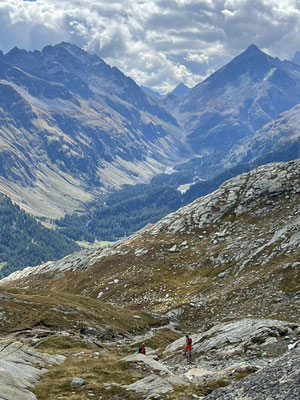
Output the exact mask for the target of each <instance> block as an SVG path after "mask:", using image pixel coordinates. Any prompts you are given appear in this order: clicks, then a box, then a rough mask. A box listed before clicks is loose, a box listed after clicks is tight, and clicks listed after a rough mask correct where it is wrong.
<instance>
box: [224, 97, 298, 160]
mask: <svg viewBox="0 0 300 400" xmlns="http://www.w3.org/2000/svg"><path fill="white" fill-rule="evenodd" d="M276 154H277V157H279V156H280V154H281V157H282V161H285V160H284V157H286V161H287V159H291V158H294V159H296V158H299V157H300V105H299V104H298V105H296V106H295V107H293V108H291V109H290V110H288V111H286V112H284V113H282V114H279V115H278V116H277V117H276V118H274V119H273V120H272V121H271V122H269V123H268V124H266V125H265V126H264V127H263V128H262V129H260V130H258V131H257V132H255V134H254V135H253V136H251V137H249V138H247V139H245V140H243V141H241V143H239V144H238V145H236V146H234V147H233V148H232V149H231V150H230V152H229V156H228V157H227V158H225V160H224V166H225V167H226V168H228V167H230V166H232V165H236V164H240V163H248V162H253V161H254V162H256V160H257V159H260V158H263V159H264V160H266V159H267V157H269V158H270V161H274V157H276ZM272 158H273V159H272ZM278 161H280V160H279V159H278Z"/></svg>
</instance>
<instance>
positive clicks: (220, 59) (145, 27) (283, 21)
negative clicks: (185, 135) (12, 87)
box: [0, 0, 300, 93]
mask: <svg viewBox="0 0 300 400" xmlns="http://www.w3.org/2000/svg"><path fill="white" fill-rule="evenodd" d="M62 41H67V42H70V43H74V44H76V45H78V46H79V47H81V48H83V49H84V50H86V51H88V52H89V53H92V54H97V55H99V56H100V57H101V58H103V59H104V61H105V62H107V63H108V64H109V65H111V66H116V67H117V68H119V69H120V70H121V71H122V72H123V73H125V74H126V75H127V76H130V77H131V78H133V79H134V80H135V81H136V82H137V83H138V84H139V85H144V86H148V87H150V88H152V89H154V90H156V91H159V92H160V93H167V92H169V91H171V90H173V89H174V87H176V85H178V84H179V83H184V84H186V85H187V86H189V87H192V86H194V85H196V84H197V83H199V82H201V81H202V80H203V79H204V78H205V77H207V76H208V75H210V74H211V73H212V72H214V71H215V70H217V69H219V68H221V67H222V66H223V65H225V64H226V63H227V62H229V61H230V60H231V59H232V58H233V57H235V56H237V55H238V54H240V53H241V52H242V51H244V50H245V49H246V48H247V47H248V46H249V45H250V44H252V43H254V44H256V45H257V46H258V47H259V48H260V49H261V50H263V51H265V52H266V53H268V54H270V55H272V56H277V57H279V58H280V59H290V58H291V57H292V56H293V54H294V53H295V52H296V51H300V0H139V1H136V0H118V1H117V0H0V50H2V51H3V52H4V53H7V52H8V51H9V50H11V49H12V48H13V47H15V46H17V47H18V48H21V49H26V50H41V49H42V48H43V47H44V46H47V45H49V44H52V45H55V44H57V43H60V42H62Z"/></svg>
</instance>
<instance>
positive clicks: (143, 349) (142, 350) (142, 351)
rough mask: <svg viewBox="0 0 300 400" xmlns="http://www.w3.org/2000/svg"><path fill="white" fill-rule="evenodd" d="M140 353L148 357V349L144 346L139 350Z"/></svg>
mask: <svg viewBox="0 0 300 400" xmlns="http://www.w3.org/2000/svg"><path fill="white" fill-rule="evenodd" d="M139 353H142V354H144V355H146V347H145V345H144V344H142V345H141V347H140V348H139Z"/></svg>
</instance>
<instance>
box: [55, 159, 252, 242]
mask: <svg viewBox="0 0 300 400" xmlns="http://www.w3.org/2000/svg"><path fill="white" fill-rule="evenodd" d="M250 169H251V167H250V166H249V165H248V164H247V165H242V166H239V167H235V168H232V169H230V170H226V171H225V172H223V173H221V174H220V175H218V176H216V177H215V178H213V179H210V180H205V181H199V182H197V183H195V184H193V185H192V186H191V187H190V189H189V190H187V191H186V192H185V193H181V192H180V191H179V190H177V187H178V186H179V185H181V184H184V183H186V182H187V181H188V180H189V179H191V176H192V174H190V172H189V171H182V172H175V173H173V174H170V175H167V174H160V175H157V176H155V177H154V178H153V179H152V180H151V182H150V183H149V184H139V185H124V187H123V188H122V189H121V190H117V191H115V192H113V193H111V194H109V195H108V197H107V199H106V202H105V205H104V204H103V203H100V202H93V203H90V204H89V206H88V207H87V211H86V213H84V215H78V214H72V215H70V214H67V215H66V216H65V217H63V218H61V219H59V220H56V221H55V223H56V225H57V226H58V227H59V229H60V232H61V233H63V234H64V235H65V236H67V237H69V238H71V239H73V240H77V241H79V240H84V241H89V242H93V241H94V240H103V241H115V240H117V239H120V238H123V237H126V236H129V235H131V234H132V233H134V232H136V231H138V230H139V229H141V228H143V227H144V226H146V225H147V224H149V223H155V222H157V221H159V220H160V219H161V218H163V217H164V216H166V215H167V214H169V213H171V212H173V211H176V210H177V209H178V208H180V207H181V206H184V205H186V204H188V203H190V202H192V201H193V200H195V199H196V198H198V197H201V196H204V195H206V194H208V193H210V192H212V191H213V190H215V189H217V188H218V187H219V186H220V185H221V184H222V183H223V182H224V181H225V180H227V179H229V178H231V177H233V176H236V175H237V174H239V173H242V172H247V171H249V170H250Z"/></svg>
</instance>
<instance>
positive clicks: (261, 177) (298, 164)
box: [145, 160, 300, 237]
mask: <svg viewBox="0 0 300 400" xmlns="http://www.w3.org/2000/svg"><path fill="white" fill-rule="evenodd" d="M299 170H300V160H296V161H290V162H288V163H273V164H268V165H264V166H262V167H259V168H257V169H255V170H254V171H251V172H249V173H247V174H242V175H238V176H237V177H235V178H232V179H230V180H228V181H226V182H225V183H223V184H222V185H221V186H220V188H219V189H217V190H216V191H214V192H213V193H210V194H208V195H207V196H204V197H201V198H199V199H197V200H195V201H194V202H192V203H191V204H189V205H187V206H185V207H183V208H181V209H179V210H178V211H176V212H174V213H172V214H169V215H168V216H166V217H165V218H163V219H162V220H161V221H159V222H158V223H156V224H155V225H154V226H152V227H150V228H149V227H148V228H146V229H145V230H147V232H148V233H150V234H152V235H157V234H158V233H159V232H162V231H163V232H167V233H169V234H174V233H176V232H182V233H184V232H187V231H188V230H189V229H194V228H196V227H197V228H203V227H205V226H209V225H212V224H215V223H216V222H218V221H220V220H221V219H222V217H224V216H225V215H227V214H229V213H230V212H233V214H234V215H236V216H237V217H238V216H240V215H242V214H243V213H246V212H251V211H252V212H255V209H256V208H257V207H258V208H260V209H261V210H260V216H263V215H264V214H266V213H267V211H268V207H267V205H265V204H264V202H263V200H264V199H268V200H269V202H270V203H269V209H271V208H273V207H272V206H273V204H272V199H274V198H276V197H277V196H280V195H283V194H285V195H287V196H289V195H293V196H295V195H299V194H300V180H299ZM262 206H264V207H262ZM296 211H297V214H296V222H295V223H296V225H297V226H298V224H299V215H298V210H296ZM256 212H257V211H256ZM295 229H297V227H295ZM228 234H229V232H228V231H227V232H220V233H219V235H216V236H219V237H221V236H226V235H228Z"/></svg>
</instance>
